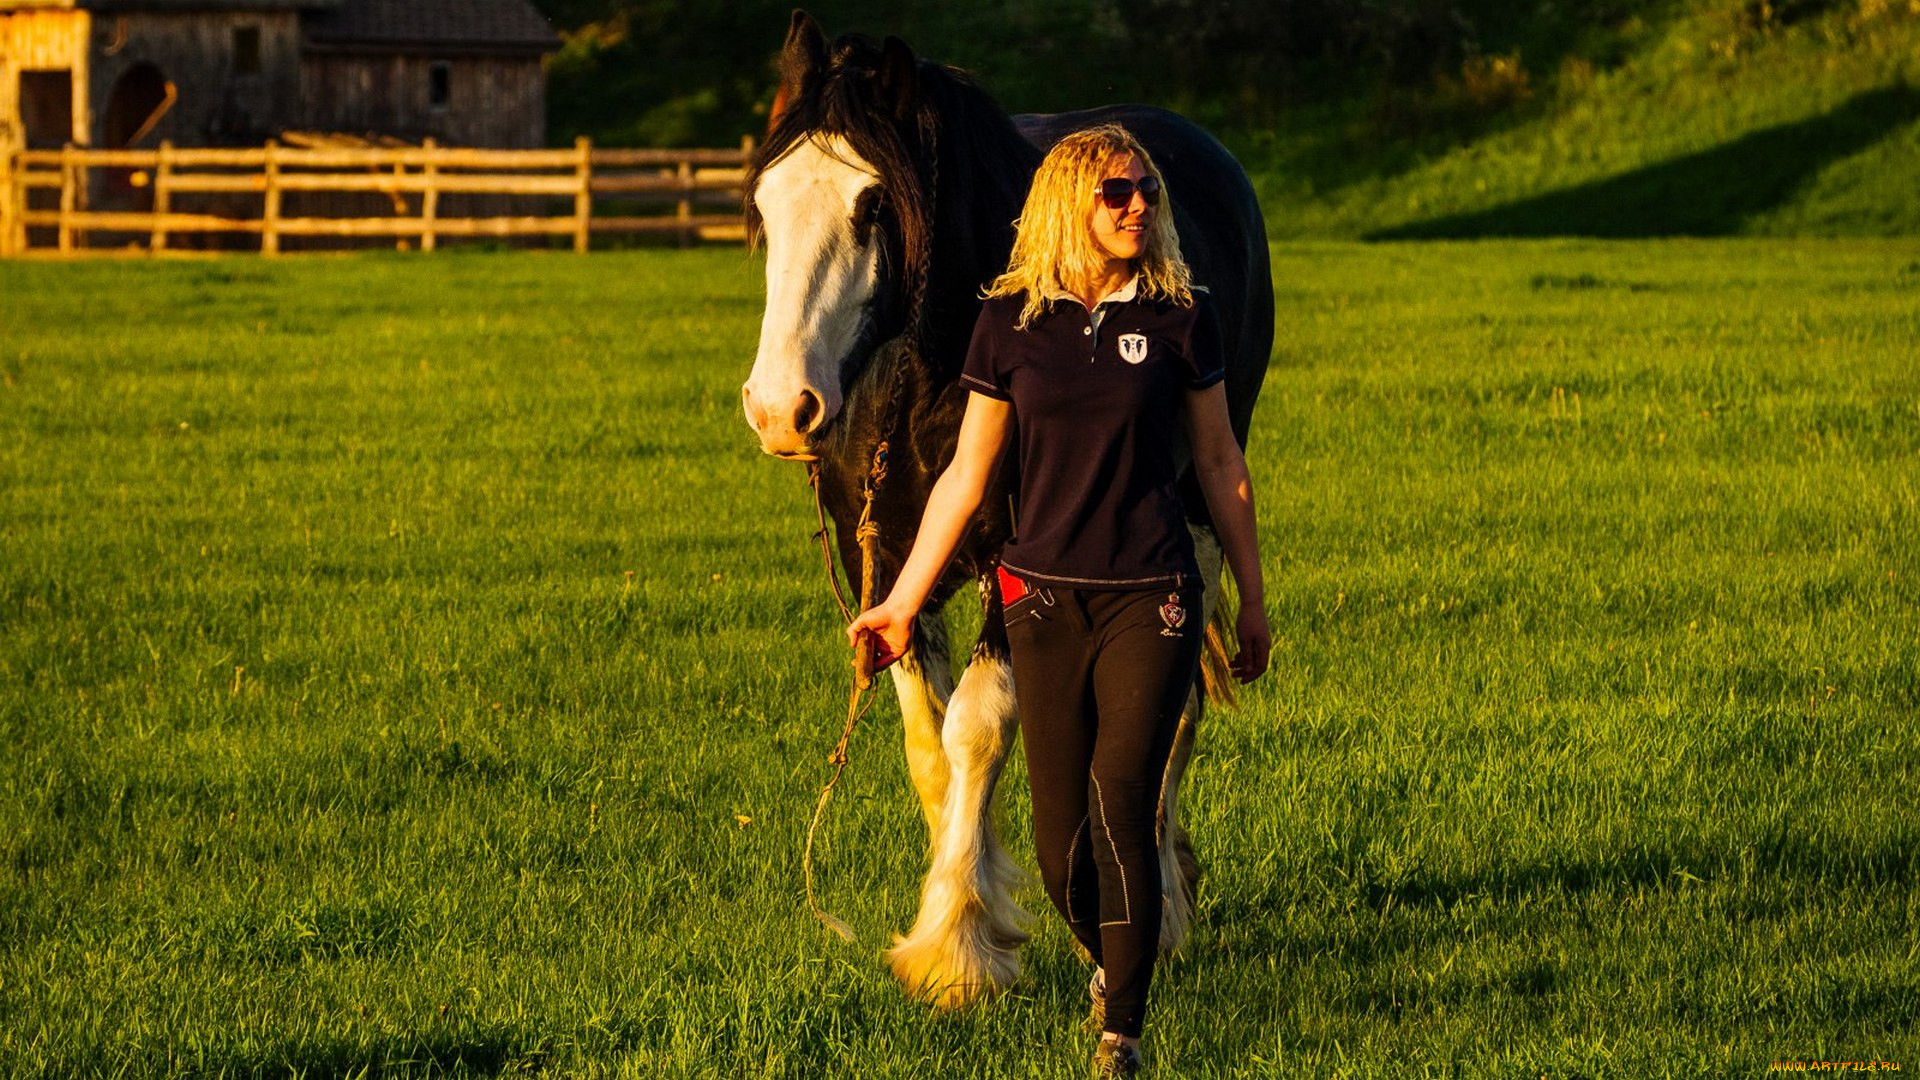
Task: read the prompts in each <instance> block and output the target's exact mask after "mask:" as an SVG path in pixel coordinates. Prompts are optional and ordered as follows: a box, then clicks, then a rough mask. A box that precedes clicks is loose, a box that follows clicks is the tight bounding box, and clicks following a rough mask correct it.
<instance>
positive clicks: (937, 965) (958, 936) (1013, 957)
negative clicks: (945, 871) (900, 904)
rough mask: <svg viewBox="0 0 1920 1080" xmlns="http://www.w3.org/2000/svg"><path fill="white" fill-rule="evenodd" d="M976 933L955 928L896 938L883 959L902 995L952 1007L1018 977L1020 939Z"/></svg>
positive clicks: (1002, 987)
mask: <svg viewBox="0 0 1920 1080" xmlns="http://www.w3.org/2000/svg"><path fill="white" fill-rule="evenodd" d="M981 936H982V935H980V934H977V933H976V934H968V933H966V932H964V931H960V932H954V933H948V934H940V933H933V934H924V935H917V936H909V937H896V938H895V939H894V945H893V949H892V950H891V951H890V952H888V954H887V962H888V964H889V965H890V966H891V967H892V968H893V977H894V978H896V979H898V980H900V985H901V987H902V988H903V989H905V990H906V992H907V996H908V997H911V998H913V999H915V1000H917V1001H924V1002H926V1003H927V1004H929V1005H932V1006H933V1007H934V1008H936V1009H958V1008H961V1007H962V1006H966V1005H971V1004H973V1003H974V1002H976V1001H982V1000H985V999H987V998H990V997H993V996H994V995H996V994H998V993H1000V992H1001V991H1003V990H1005V989H1007V988H1008V987H1010V986H1012V985H1013V982H1014V980H1015V979H1018V978H1019V977H1020V953H1019V951H1018V949H1017V946H1018V945H1019V943H1020V942H1019V941H1018V940H1014V941H1007V942H1004V943H996V942H988V941H981V940H978V939H979V938H980V937H981Z"/></svg>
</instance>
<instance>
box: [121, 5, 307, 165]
mask: <svg viewBox="0 0 1920 1080" xmlns="http://www.w3.org/2000/svg"><path fill="white" fill-rule="evenodd" d="M248 28H250V29H253V30H257V31H258V32H259V35H260V37H259V48H260V51H259V61H260V62H259V70H258V71H255V72H243V71H239V70H236V67H235V63H234V61H235V59H236V57H235V54H234V32H235V31H236V30H241V29H248ZM93 53H94V62H93V72H92V78H91V86H92V93H93V108H94V113H95V115H96V117H101V116H104V115H105V114H106V111H107V103H108V102H109V101H111V100H112V96H113V91H114V86H115V84H116V83H118V82H119V80H120V78H121V76H123V75H125V74H126V73H127V72H128V71H130V70H132V69H133V68H134V67H135V66H137V65H139V64H143V63H145V64H152V65H154V66H155V67H157V68H159V69H160V73H161V74H162V75H163V76H165V77H166V78H167V79H168V80H169V81H171V82H172V83H173V84H174V85H175V86H177V87H178V88H179V92H180V97H179V100H178V101H176V102H175V103H174V105H173V107H172V108H171V109H170V110H168V112H167V113H166V115H165V116H164V117H162V118H161V120H160V123H159V124H158V125H157V126H156V127H155V128H154V129H153V130H152V131H151V132H149V133H148V134H147V135H146V136H145V137H143V138H142V139H141V141H140V145H142V146H158V145H159V144H160V141H161V140H162V139H167V140H171V141H172V142H173V143H174V144H175V145H178V146H257V145H259V144H260V142H261V141H262V140H264V139H268V138H271V137H273V136H274V135H277V134H279V133H280V132H281V131H283V130H285V129H286V128H288V127H291V126H293V125H294V124H295V123H296V122H297V121H298V117H299V114H300V17H299V16H298V15H297V14H295V13H293V12H290V11H220V12H206V13H200V14H181V15H173V14H163V13H155V12H137V13H129V14H126V15H111V14H103V15H101V16H100V17H99V18H97V19H95V20H94V27H93ZM105 136H106V132H105V131H104V130H101V129H100V128H99V127H98V126H97V125H96V127H95V128H94V143H95V145H105V142H104V140H105Z"/></svg>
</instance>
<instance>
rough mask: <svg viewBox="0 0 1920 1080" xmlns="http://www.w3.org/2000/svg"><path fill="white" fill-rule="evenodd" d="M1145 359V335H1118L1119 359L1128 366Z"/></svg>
mask: <svg viewBox="0 0 1920 1080" xmlns="http://www.w3.org/2000/svg"><path fill="white" fill-rule="evenodd" d="M1146 358H1147V336H1146V335H1145V334H1121V335H1120V359H1122V360H1125V361H1126V362H1127V363H1129V364H1137V363H1139V362H1140V361H1142V360H1145V359H1146Z"/></svg>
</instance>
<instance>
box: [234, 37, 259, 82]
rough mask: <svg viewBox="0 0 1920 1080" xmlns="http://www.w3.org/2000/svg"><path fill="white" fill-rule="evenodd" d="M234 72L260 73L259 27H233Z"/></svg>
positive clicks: (242, 73) (243, 73)
mask: <svg viewBox="0 0 1920 1080" xmlns="http://www.w3.org/2000/svg"><path fill="white" fill-rule="evenodd" d="M233 73H234V74H235V75H258V74H260V28H259V27H257V26H236V27H234V28H233Z"/></svg>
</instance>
